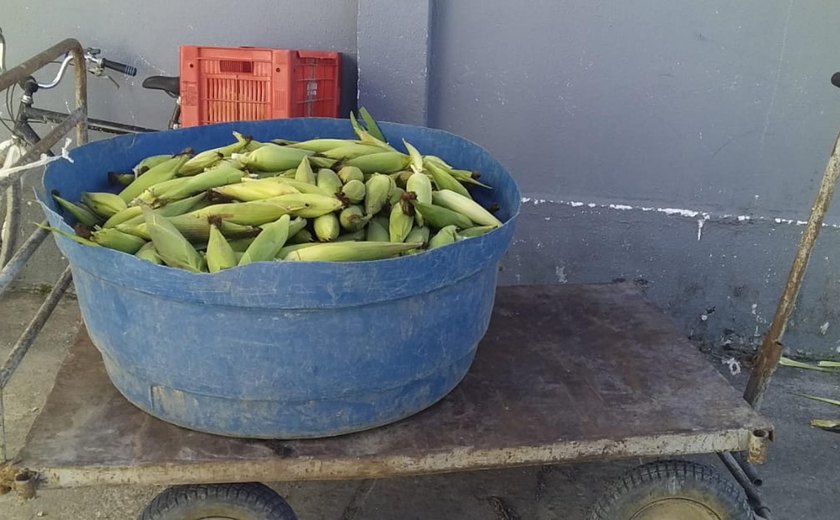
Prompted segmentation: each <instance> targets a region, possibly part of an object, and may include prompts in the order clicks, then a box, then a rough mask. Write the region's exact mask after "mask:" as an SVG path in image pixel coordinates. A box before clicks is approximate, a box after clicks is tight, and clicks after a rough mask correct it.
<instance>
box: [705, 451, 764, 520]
mask: <svg viewBox="0 0 840 520" xmlns="http://www.w3.org/2000/svg"><path fill="white" fill-rule="evenodd" d="M718 457H720V460H721V461H722V462H723V465H724V466H726V469H728V470H729V472H730V473H732V476H733V477H734V478H735V480H736V481H737V482H738V484H740V485H741V487H742V488H744V492H745V493H746V494H747V498H748V499H749V501H750V505H751V506H752V508H753V509H754V510H755V512H756V513H758V514H759V515H761V516H762V518H764V519H765V520H772V518H771V516H770V514H771V513H770V508H769V507H767V506H766V505H765V504H764V500H763V499H762V498H761V492H760V491H759V490H758V488H756V487H755V486H754V485H753V483H752V482H750V479H749V477H747V475H746V474H745V473H744V471H743V470H742V469H741V466H740V465H738V462H737V461H736V460H735V457H733V456H732V454H731V453H729V452H728V451H725V452H722V453H718Z"/></svg>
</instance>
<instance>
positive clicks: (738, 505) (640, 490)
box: [589, 460, 755, 520]
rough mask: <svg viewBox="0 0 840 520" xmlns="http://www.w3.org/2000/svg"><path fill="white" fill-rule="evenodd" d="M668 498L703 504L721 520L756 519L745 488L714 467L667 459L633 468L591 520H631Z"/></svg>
mask: <svg viewBox="0 0 840 520" xmlns="http://www.w3.org/2000/svg"><path fill="white" fill-rule="evenodd" d="M668 499H674V500H675V502H676V500H686V501H689V502H693V503H694V504H701V505H702V506H705V507H706V508H708V509H709V510H711V512H713V513H714V514H715V515H717V516H719V517H720V519H721V520H753V519H754V518H755V516H754V515H753V511H752V508H751V507H750V505H749V503H748V502H747V497H746V495H745V494H744V491H743V489H741V488H740V487H739V486H737V485H736V484H735V483H734V482H732V481H730V480H729V479H727V478H725V477H723V476H722V475H721V474H720V473H718V472H717V471H716V470H715V469H714V468H712V467H710V466H706V465H703V464H697V463H694V462H687V461H681V460H666V461H659V462H652V463H650V464H645V465H643V466H639V467H637V468H634V469H633V470H631V471H629V472H628V473H626V474H625V475H624V476H623V477H621V478H619V479H618V480H617V481H616V482H614V483H613V484H611V485H610V486H609V487H608V488H607V490H606V491H605V492H604V494H603V495H602V496H601V498H600V499H598V501H597V502H596V503H595V506H594V507H593V508H592V511H591V513H590V516H589V519H590V520H631V519H632V518H633V517H634V515H636V514H638V513H639V512H640V511H642V510H643V509H644V508H645V507H648V506H650V505H651V504H654V503H660V504H662V503H664V501H667V500H668ZM669 516H670V515H669ZM663 520H671V519H667V518H663ZM674 520H681V519H677V518H675V519H674Z"/></svg>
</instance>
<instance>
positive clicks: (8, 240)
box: [0, 28, 181, 267]
mask: <svg viewBox="0 0 840 520" xmlns="http://www.w3.org/2000/svg"><path fill="white" fill-rule="evenodd" d="M5 50H6V45H5V39H4V37H3V31H2V28H0V73H3V72H5V71H6V63H5V61H6V60H5V58H6V53H5ZM83 59H84V62H85V63H84V67H85V69H86V70H87V71H88V72H90V73H91V74H92V75H93V76H95V77H99V78H108V79H110V80H111V81H112V82H114V83H115V84H117V83H116V81H115V80H114V79H113V78H111V77H110V76H109V75H107V74H106V72H105V70H106V69H109V70H113V71H115V72H119V73H122V74H124V75H126V76H132V77H133V76H136V75H137V69H136V68H135V67H132V66H131V65H126V64H124V63H120V62H117V61H113V60H109V59H107V58H104V57H102V56H101V51H100V49H95V48H86V49H84V52H83ZM73 60H74V57H73V55H72V54H71V53H70V52H67V53H66V54H65V55H64V57H63V58H62V60H61V61H60V62H59V68H58V71H57V72H56V74H55V77H54V78H53V79H52V80H51V81H49V82H47V83H39V82H38V81H37V80H36V79H35V78H34V77H32V76H28V77H26V78H25V79H24V80H23V81H21V82H20V83H19V85H18V86H19V87H20V88H21V89H22V91H23V93H22V94H21V96H20V99H19V102H18V109H17V111H16V112H15V111H13V110H12V102H13V98H14V92H15V87H12V88H11V89H9V90H7V92H6V112H7V113H8V116H9V117H8V120H9V121H10V122H11V126H10V125H9V123H8V122H7V121H6V120H4V119H2V118H0V122H2V124H3V126H5V127H6V129H7V130H8V132H9V134H10V136H9V138H8V139H6V140H4V141H0V180H1V179H2V177H3V176H4V175H9V172H11V171H12V170H11V169H12V167H13V166H14V165H15V163H17V162H18V160H19V159H20V158H21V157H23V156H24V155H25V154H26V152H27V151H29V150H31V149H32V147H34V146H35V145H37V144H38V143H39V142H40V141H41V136H40V135H39V134H38V132H36V131H35V129H34V128H33V127H32V124H33V123H34V124H53V125H60V124H61V123H62V122H64V121H65V120H66V119H67V116H68V114H66V113H61V112H56V111H53V110H46V109H42V108H38V107H36V106H35V94H36V93H37V92H39V91H42V90H50V89H53V88H55V87H57V86H58V85H59V84H60V83H61V80H62V79H63V78H64V75H65V73H66V72H67V69H68V68H69V66H70V65H72V64H73ZM117 86H119V85H118V84H117ZM142 86H143V88H147V89H151V90H162V91H164V92H165V93H166V94H167V95H169V96H170V97H172V98H174V99H175V108H174V110H173V112H172V115H171V117H170V118H169V121H168V123H167V128H170V129H172V128H178V126H179V123H180V115H181V103H180V101H181V100H180V92H179V89H180V78H179V77H177V76H149V77H147V78H146V79H145V80H144V81H143V83H142ZM86 122H87V128H88V130H93V131H97V132H102V133H106V134H116V135H120V134H129V133H143V132H154V131H156V130H155V129H152V128H144V127H141V126H135V125H128V124H124V123H120V122H117V121H109V120H105V119H95V118H86ZM46 154H47V155H48V156H54V153H53V152H52V151H51V150H47V151H46ZM20 195H21V186H20V182H14V183H12V184H11V185H10V186H9V187H8V189H7V190H6V216H5V218H4V220H3V226H2V230H0V267H2V266H4V265H6V263H8V261H9V260H10V259H11V256H12V254H13V250H14V246H15V242H16V235H17V227H18V222H17V221H18V217H19V215H20V205H21V201H20V199H21V196H20Z"/></svg>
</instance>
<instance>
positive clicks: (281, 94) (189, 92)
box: [181, 45, 341, 127]
mask: <svg viewBox="0 0 840 520" xmlns="http://www.w3.org/2000/svg"><path fill="white" fill-rule="evenodd" d="M340 61H341V60H340V53H338V52H320V51H303V50H283V49H263V48H255V47H199V46H186V45H185V46H182V47H181V126H182V127H189V126H199V125H206V124H212V123H221V122H225V121H250V120H258V119H283V118H288V117H338V104H339V72H340V66H339V63H340Z"/></svg>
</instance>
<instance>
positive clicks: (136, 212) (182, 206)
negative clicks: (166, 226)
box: [102, 193, 205, 227]
mask: <svg viewBox="0 0 840 520" xmlns="http://www.w3.org/2000/svg"><path fill="white" fill-rule="evenodd" d="M204 195H205V194H204V193H199V194H197V195H193V196H192V197H187V198H186V199H181V200H176V201H172V202H170V203H168V204H166V205H165V206H162V207H160V208H157V210H156V211H157V212H158V213H160V214H161V215H162V216H164V217H177V216H178V215H183V214H184V213H189V212H190V211H193V210H196V209H198V206H199V205H201V203H202V202H204V200H205V198H204ZM143 222H144V219H143V208H142V207H141V206H129V207H128V208H126V209H125V210H124V211H121V212H119V213H117V214H116V215H114V216H113V217H111V218H110V219H108V221H107V222H105V224H103V225H102V227H116V226H117V225H118V224H125V225H126V226H136V225H138V224H142V223H143Z"/></svg>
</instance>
